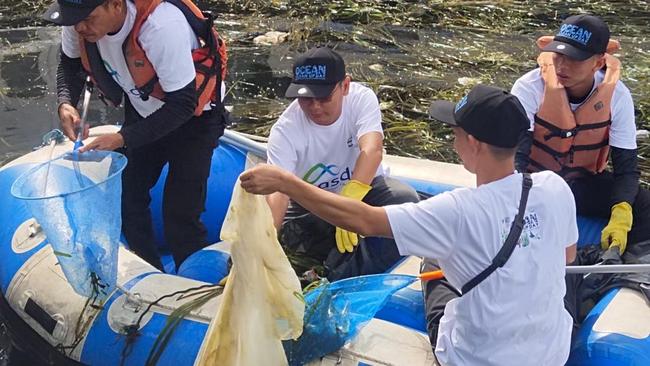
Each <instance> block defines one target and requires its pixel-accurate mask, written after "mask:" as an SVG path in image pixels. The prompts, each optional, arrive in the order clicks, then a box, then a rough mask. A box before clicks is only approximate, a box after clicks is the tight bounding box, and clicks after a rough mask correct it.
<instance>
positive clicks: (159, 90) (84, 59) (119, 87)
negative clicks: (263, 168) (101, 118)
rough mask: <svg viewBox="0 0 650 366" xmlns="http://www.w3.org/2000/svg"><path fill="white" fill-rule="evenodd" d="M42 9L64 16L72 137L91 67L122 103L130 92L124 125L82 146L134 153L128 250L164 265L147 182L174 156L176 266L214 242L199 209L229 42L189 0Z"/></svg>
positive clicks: (62, 101)
mask: <svg viewBox="0 0 650 366" xmlns="http://www.w3.org/2000/svg"><path fill="white" fill-rule="evenodd" d="M184 12H185V14H184ZM43 17H44V19H45V20H47V21H50V22H53V23H55V24H58V25H62V26H63V30H62V41H61V54H60V56H61V60H60V63H59V67H58V69H57V99H58V104H59V108H58V114H59V118H60V120H61V127H62V129H63V131H64V133H65V134H66V136H68V138H70V139H71V140H75V139H76V138H77V134H78V133H82V134H83V137H84V138H85V137H86V136H87V135H88V131H87V130H86V131H81V132H78V131H77V129H78V126H79V125H80V117H79V112H78V111H77V109H76V108H75V106H76V105H77V102H78V100H79V96H80V94H81V91H82V88H83V80H84V79H85V75H90V76H91V77H92V79H93V81H94V84H95V86H96V87H98V88H99V89H100V91H101V94H102V97H103V99H104V100H106V101H110V102H111V103H113V104H114V105H115V106H118V105H119V104H120V103H121V101H122V98H123V96H124V95H126V97H125V98H124V110H125V112H124V124H123V126H122V128H121V129H120V131H119V132H117V133H111V134H106V135H102V136H98V137H97V138H95V139H94V140H93V141H92V142H90V143H89V144H87V145H86V146H85V147H83V148H81V150H80V151H82V152H83V151H87V150H91V149H99V150H115V149H119V150H120V151H121V152H123V153H124V154H125V155H126V156H127V158H128V160H129V162H128V165H127V167H126V169H125V170H124V172H123V173H122V230H123V233H124V236H125V238H126V240H127V242H128V244H129V247H130V248H131V250H133V251H134V252H135V253H136V254H137V255H138V256H140V257H141V258H143V259H144V260H146V261H147V262H149V263H150V264H152V265H153V266H155V267H156V268H158V269H160V270H163V264H162V262H161V259H160V256H159V253H158V251H157V246H156V244H155V240H154V232H153V225H152V220H151V212H150V209H149V203H150V201H151V198H150V195H149V191H150V189H151V188H152V187H153V186H154V184H155V183H156V182H157V180H158V178H159V176H160V174H161V171H162V169H163V166H164V165H165V164H169V173H168V175H167V180H166V182H165V190H164V196H163V220H164V231H165V238H166V240H167V243H168V244H169V246H170V248H171V251H172V254H173V257H174V261H175V263H176V266H177V268H178V266H179V265H180V264H181V263H182V262H183V260H184V259H185V258H187V257H188V256H189V255H190V254H191V253H193V252H194V251H197V250H199V249H201V248H202V247H204V246H205V245H206V244H207V243H206V232H207V230H206V228H205V226H204V225H203V223H202V222H201V220H200V215H201V213H202V212H203V210H204V203H205V199H206V191H207V190H206V184H207V178H208V176H209V174H210V166H211V159H212V152H213V150H214V148H215V147H216V146H217V144H218V138H219V137H220V136H221V135H222V134H223V130H224V127H225V113H224V108H223V105H222V103H221V94H222V93H223V91H222V87H218V86H221V85H222V79H223V77H224V71H225V62H226V57H225V48H224V46H223V45H222V44H221V41H220V40H219V38H218V35H217V34H216V33H215V32H214V31H213V29H212V21H211V19H209V18H204V17H203V16H202V14H201V12H200V11H199V10H198V8H196V7H195V6H194V5H193V4H192V3H191V2H190V1H188V0H173V1H159V0H150V1H138V2H134V1H132V0H58V1H57V2H55V3H54V4H52V5H51V6H50V8H49V9H48V10H47V11H46V12H45V14H44V15H43ZM189 21H192V23H193V25H192V26H191V25H190V23H189ZM193 27H196V29H194V28H193ZM201 52H203V53H202V54H201V56H202V57H200V58H199V57H197V58H195V59H200V60H202V61H203V62H200V61H199V62H197V64H195V62H194V60H193V56H198V54H200V53H201ZM198 63H200V65H198ZM197 70H200V71H197ZM201 81H206V82H205V83H203V82H201Z"/></svg>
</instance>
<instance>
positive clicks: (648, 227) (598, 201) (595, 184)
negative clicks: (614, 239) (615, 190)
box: [569, 172, 650, 248]
mask: <svg viewBox="0 0 650 366" xmlns="http://www.w3.org/2000/svg"><path fill="white" fill-rule="evenodd" d="M613 186H614V177H613V175H612V174H611V173H610V172H603V173H601V174H597V175H594V176H589V177H584V178H579V179H575V180H572V181H569V187H571V191H572V192H573V196H574V197H575V200H576V210H577V212H578V215H584V216H593V217H602V218H605V219H609V217H610V214H611V209H612V205H614V204H616V203H618V202H612V201H611V197H612V187H613ZM632 217H633V221H632V230H630V232H629V233H628V235H627V244H628V248H629V246H630V245H634V243H639V242H642V241H646V240H650V191H648V190H646V189H643V188H639V191H638V193H637V195H636V198H635V199H634V204H633V205H632ZM594 244H595V243H594Z"/></svg>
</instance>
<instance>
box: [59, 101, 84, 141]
mask: <svg viewBox="0 0 650 366" xmlns="http://www.w3.org/2000/svg"><path fill="white" fill-rule="evenodd" d="M59 120H60V121H61V129H62V130H63V133H64V134H65V135H66V136H67V137H68V138H69V139H70V141H76V140H77V130H78V129H79V125H80V124H81V117H80V116H79V111H77V108H75V107H74V106H72V105H71V104H69V103H61V105H60V106H59ZM88 131H89V126H88V125H87V124H86V126H85V128H84V132H83V139H85V138H87V137H88Z"/></svg>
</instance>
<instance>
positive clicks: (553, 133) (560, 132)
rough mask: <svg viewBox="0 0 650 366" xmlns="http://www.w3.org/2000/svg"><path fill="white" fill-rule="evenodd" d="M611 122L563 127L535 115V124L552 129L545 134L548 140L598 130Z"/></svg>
mask: <svg viewBox="0 0 650 366" xmlns="http://www.w3.org/2000/svg"><path fill="white" fill-rule="evenodd" d="M611 123H612V121H611V120H607V121H604V122H598V123H590V124H585V125H577V126H576V127H574V128H571V129H561V128H559V127H557V126H556V125H554V124H552V123H550V122H547V121H545V120H543V119H542V118H540V117H539V116H538V115H535V124H538V125H541V126H542V127H544V128H546V129H547V130H549V131H550V132H549V133H548V134H546V135H545V136H544V140H545V141H548V140H550V139H552V138H553V137H559V138H562V139H566V138H570V137H575V136H576V135H577V134H578V133H579V132H580V131H587V130H597V129H599V128H605V127H608V126H609V125H610V124H611Z"/></svg>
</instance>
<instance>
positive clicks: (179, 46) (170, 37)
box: [61, 1, 223, 117]
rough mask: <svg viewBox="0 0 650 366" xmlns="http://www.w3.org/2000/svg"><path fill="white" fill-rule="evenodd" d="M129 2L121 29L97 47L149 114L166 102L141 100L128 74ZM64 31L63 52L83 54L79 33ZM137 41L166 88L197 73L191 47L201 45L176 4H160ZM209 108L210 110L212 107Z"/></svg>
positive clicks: (132, 8) (113, 73) (132, 98)
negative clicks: (124, 49) (126, 46)
mask: <svg viewBox="0 0 650 366" xmlns="http://www.w3.org/2000/svg"><path fill="white" fill-rule="evenodd" d="M126 4H127V14H126V19H125V21H124V25H122V29H120V31H119V32H117V33H116V34H113V35H106V36H104V37H102V38H100V39H99V40H98V41H97V47H98V48H99V53H100V55H101V57H102V59H103V61H104V66H105V67H106V70H107V71H108V72H109V74H111V76H112V77H113V79H114V80H115V81H116V82H117V83H118V84H119V85H120V86H121V87H122V89H124V91H125V92H126V94H127V95H128V96H129V100H130V101H131V104H133V107H134V108H135V109H136V110H137V111H138V113H139V114H140V115H141V116H142V117H147V116H149V115H150V114H151V113H153V112H155V111H156V110H158V109H159V108H160V107H161V106H162V105H163V104H164V102H163V101H161V100H160V99H157V98H155V97H150V98H149V99H148V100H147V101H144V100H142V98H140V96H139V93H138V91H137V90H136V88H135V83H134V82H133V78H132V77H131V74H130V73H129V69H128V67H127V65H126V60H125V59H124V52H123V49H122V45H123V44H124V41H125V40H126V38H127V36H128V35H129V33H130V32H131V29H133V24H134V22H135V16H136V8H135V4H133V2H132V1H126ZM62 32H63V33H62V37H61V46H62V50H63V52H64V53H65V54H66V55H67V56H68V57H71V58H78V57H80V51H79V34H78V33H77V32H76V31H75V30H74V27H73V26H69V27H63V31H62ZM138 40H139V41H140V45H141V46H142V49H143V50H144V52H145V53H146V55H147V58H148V59H149V61H150V62H151V64H152V65H153V68H154V70H155V71H156V75H157V76H158V81H159V82H160V86H161V87H162V89H163V91H165V92H173V91H176V90H179V89H181V88H183V87H184V86H186V85H187V84H188V83H189V82H190V81H192V80H193V79H194V77H195V76H196V72H195V70H194V62H193V61H192V50H193V49H196V48H198V47H199V43H198V39H197V37H196V35H195V34H194V31H192V28H191V27H190V25H189V24H188V23H187V20H186V19H185V16H184V15H183V13H182V12H181V11H180V9H178V8H177V7H176V6H174V5H172V4H170V3H166V2H162V3H161V4H160V5H158V6H157V7H156V9H154V11H153V12H152V13H151V14H150V15H149V17H148V18H147V20H146V21H145V22H144V23H143V24H142V27H141V28H140V34H139V35H138ZM222 91H223V85H222ZM222 95H223V93H222ZM207 108H208V109H209V106H207Z"/></svg>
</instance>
